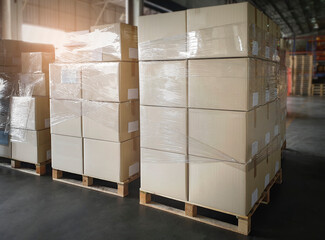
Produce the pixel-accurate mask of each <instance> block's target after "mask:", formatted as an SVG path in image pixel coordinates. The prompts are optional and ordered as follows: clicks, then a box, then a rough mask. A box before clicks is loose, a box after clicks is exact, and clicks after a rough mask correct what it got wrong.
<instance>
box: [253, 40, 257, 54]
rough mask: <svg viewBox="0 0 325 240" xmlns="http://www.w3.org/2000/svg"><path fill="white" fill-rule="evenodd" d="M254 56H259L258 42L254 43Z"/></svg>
mask: <svg viewBox="0 0 325 240" xmlns="http://www.w3.org/2000/svg"><path fill="white" fill-rule="evenodd" d="M252 54H253V55H258V42H257V41H253V47H252Z"/></svg>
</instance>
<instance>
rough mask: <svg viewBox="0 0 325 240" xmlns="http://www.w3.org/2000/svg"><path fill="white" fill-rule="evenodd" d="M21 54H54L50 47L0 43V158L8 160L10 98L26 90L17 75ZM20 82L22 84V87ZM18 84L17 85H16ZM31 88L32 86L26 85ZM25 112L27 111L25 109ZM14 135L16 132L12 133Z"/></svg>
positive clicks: (20, 42)
mask: <svg viewBox="0 0 325 240" xmlns="http://www.w3.org/2000/svg"><path fill="white" fill-rule="evenodd" d="M22 52H44V53H51V54H54V47H53V46H52V45H46V44H37V43H27V42H22V41H15V40H1V41H0V80H1V96H0V103H1V111H0V115H1V119H0V126H1V129H0V156H1V157H5V158H8V159H10V158H11V157H12V144H11V139H10V134H9V132H10V123H11V121H10V112H11V111H12V110H13V109H11V106H10V102H11V100H12V96H19V95H20V93H19V89H20V90H21V91H22V90H23V89H26V85H27V83H26V82H24V81H19V80H20V75H19V73H20V72H21V69H22V65H24V62H23V61H22V59H21V54H22ZM21 82H24V84H23V85H22V84H21ZM18 83H19V84H18ZM28 85H29V86H32V84H28ZM29 90H30V91H29V92H28V91H25V93H24V94H25V96H27V94H29V96H31V94H32V88H30V89H29ZM26 110H27V109H26ZM21 121H22V122H24V123H22V122H21V124H23V125H25V124H26V123H27V119H23V118H22V119H21ZM14 132H15V133H14V135H15V134H17V133H18V132H17V131H14Z"/></svg>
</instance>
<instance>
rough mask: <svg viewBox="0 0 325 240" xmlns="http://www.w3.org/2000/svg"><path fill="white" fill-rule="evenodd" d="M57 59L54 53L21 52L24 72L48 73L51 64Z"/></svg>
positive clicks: (22, 70)
mask: <svg viewBox="0 0 325 240" xmlns="http://www.w3.org/2000/svg"><path fill="white" fill-rule="evenodd" d="M54 60H55V57H54V53H46V52H24V53H21V72H22V73H48V71H49V64H50V63H53V62H54Z"/></svg>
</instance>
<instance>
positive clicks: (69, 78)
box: [61, 69, 80, 84]
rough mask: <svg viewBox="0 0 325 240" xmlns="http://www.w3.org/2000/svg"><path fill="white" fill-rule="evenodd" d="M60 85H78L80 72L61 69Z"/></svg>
mask: <svg viewBox="0 0 325 240" xmlns="http://www.w3.org/2000/svg"><path fill="white" fill-rule="evenodd" d="M61 83H66V84H75V83H80V71H77V70H75V69H62V71H61Z"/></svg>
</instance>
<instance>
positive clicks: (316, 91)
mask: <svg viewBox="0 0 325 240" xmlns="http://www.w3.org/2000/svg"><path fill="white" fill-rule="evenodd" d="M324 92H325V84H316V83H315V84H313V85H312V88H311V93H312V96H321V97H322V96H324Z"/></svg>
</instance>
